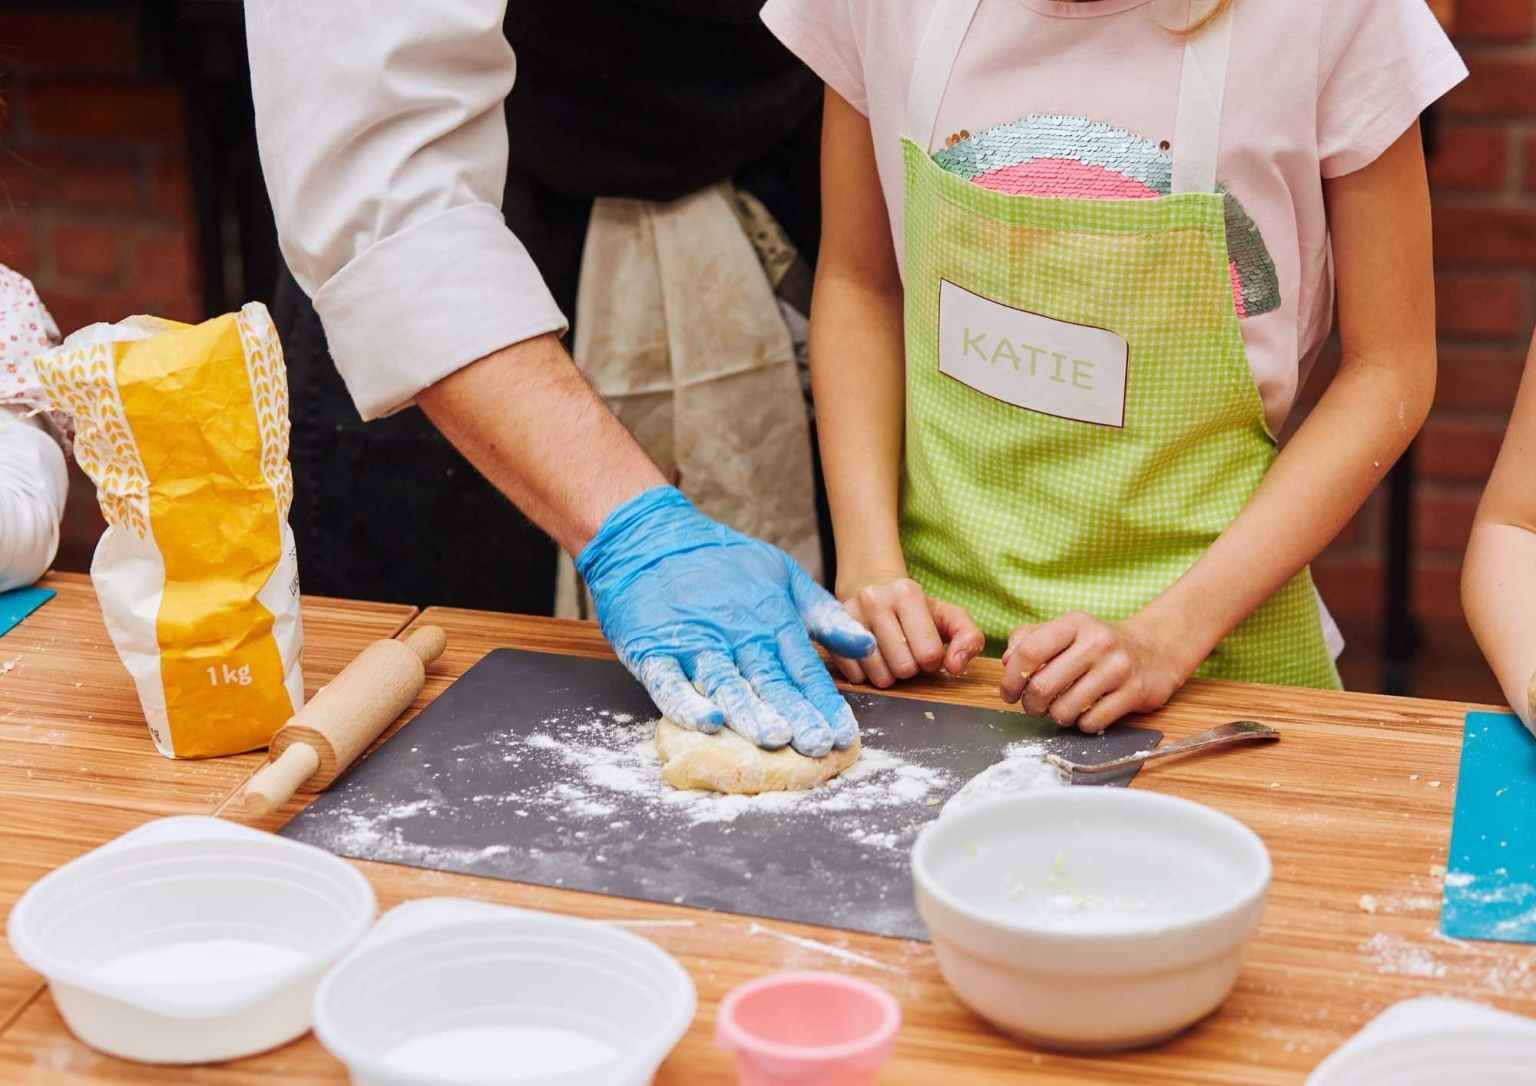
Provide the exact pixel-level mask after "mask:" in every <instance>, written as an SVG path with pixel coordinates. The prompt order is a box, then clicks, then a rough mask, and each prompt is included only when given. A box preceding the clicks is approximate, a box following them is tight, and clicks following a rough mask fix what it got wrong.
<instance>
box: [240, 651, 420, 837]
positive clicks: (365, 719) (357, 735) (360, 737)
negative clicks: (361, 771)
mask: <svg viewBox="0 0 1536 1086" xmlns="http://www.w3.org/2000/svg"><path fill="white" fill-rule="evenodd" d="M447 644H448V638H447V635H446V634H444V633H443V630H442V627H441V626H422V627H421V628H419V629H415V630H412V631H411V632H410V633H409V634H407V635H406V636H405V637H404V638H401V639H398V640H397V639H395V638H389V637H386V638H385V639H384V640H382V641H375V642H374V643H373V644H371V645H369V646H368V647H367V648H366V649H364V650H363V651H362V652H360V653H359V654H358V656H357V659H355V660H353V661H352V662H351V663H350V664H348V665H347V666H346V667H345V668H343V669H342V672H341V674H340V675H337V676H336V678H334V679H332V680H331V683H330V685H329V686H326V687H325V688H324V689H322V690H321V691H320V692H319V693H318V694H316V695H315V696H314V697H313V698H311V699H310V701H309V704H308V705H306V706H304V708H302V709H300V710H299V711H298V712H297V713H295V714H294V715H293V718H292V719H291V720H289V721H288V723H286V724H284V725H283V726H282V727H281V728H279V729H278V732H277V734H276V735H274V736H273V737H272V745H271V748H270V749H269V750H268V757H269V758H270V761H268V762H267V764H266V765H264V766H262V767H261V769H260V770H258V771H257V773H256V775H255V776H254V777H252V778H251V780H250V783H249V784H247V785H246V786H245V810H246V812H247V813H248V814H253V815H264V814H266V813H267V812H268V811H272V810H275V809H276V808H278V807H281V806H282V805H283V804H284V803H286V802H288V799H289V797H290V796H292V795H293V794H294V793H295V792H319V791H321V790H323V789H325V788H328V787H330V785H331V782H333V781H334V780H335V779H336V778H337V777H339V776H341V775H342V773H344V772H346V769H347V767H348V766H350V765H351V764H352V762H353V760H354V759H356V758H357V756H358V755H359V754H361V753H362V752H363V751H364V750H366V749H367V748H368V744H369V743H372V742H373V741H374V740H375V739H377V738H378V737H379V734H380V733H381V732H383V731H384V729H385V728H387V727H389V726H390V724H392V723H393V722H394V720H395V718H396V717H398V716H399V715H400V714H401V713H403V712H405V710H406V707H407V706H409V705H410V704H411V702H412V701H414V700H416V695H417V694H419V693H421V687H422V684H424V683H425V682H426V681H427V665H428V664H430V663H431V662H432V661H433V660H436V659H437V658H438V657H439V656H441V655H442V654H443V648H444V647H445V646H446V645H447Z"/></svg>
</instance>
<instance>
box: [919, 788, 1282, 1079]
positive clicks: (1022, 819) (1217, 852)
mask: <svg viewBox="0 0 1536 1086" xmlns="http://www.w3.org/2000/svg"><path fill="white" fill-rule="evenodd" d="M912 876H913V882H914V884H915V888H916V893H917V907H918V912H919V913H920V914H921V915H922V917H923V920H924V921H925V922H926V923H927V925H928V929H929V931H930V933H931V934H932V936H933V943H934V947H935V948H936V950H937V952H938V959H939V968H940V969H941V971H942V972H943V974H944V979H945V980H946V981H947V982H948V983H949V986H950V987H951V988H953V989H954V991H955V994H956V995H958V996H959V997H960V999H961V1000H963V1001H964V1002H965V1003H966V1004H967V1005H968V1006H969V1007H970V1008H971V1009H972V1010H974V1011H976V1013H978V1014H980V1015H981V1016H982V1017H984V1018H986V1019H988V1020H989V1021H991V1022H992V1023H993V1024H994V1025H996V1026H997V1027H998V1028H999V1029H1001V1030H1003V1031H1004V1032H1006V1033H1009V1034H1012V1035H1013V1036H1016V1037H1019V1038H1021V1039H1023V1040H1025V1041H1028V1042H1030V1043H1032V1044H1037V1045H1042V1046H1044V1047H1048V1048H1056V1049H1063V1050H1068V1051H1082V1052H1096V1051H1112V1050H1116V1049H1123V1048H1135V1047H1140V1046H1144V1045H1151V1044H1156V1043H1158V1042H1160V1041H1163V1040H1166V1039H1168V1038H1169V1037H1171V1036H1173V1035H1174V1034H1176V1033H1178V1032H1180V1031H1181V1030H1183V1029H1185V1028H1187V1027H1188V1026H1190V1025H1192V1024H1193V1023H1195V1022H1197V1021H1199V1020H1200V1019H1201V1018H1203V1017H1204V1016H1205V1015H1207V1014H1209V1013H1210V1012H1211V1011H1213V1010H1215V1009H1216V1007H1217V1006H1219V1005H1220V1004H1221V1002H1222V1000H1224V999H1225V998H1226V997H1227V994H1228V993H1229V992H1230V991H1231V990H1232V985H1233V984H1234V983H1235V982H1236V980H1237V975H1238V971H1239V969H1240V968H1241V966H1242V959H1243V952H1244V949H1245V947H1246V945H1247V943H1248V940H1249V938H1251V937H1252V935H1253V931H1254V929H1255V928H1256V927H1257V926H1258V923H1259V917H1260V915H1261V914H1262V913H1263V910H1264V900H1265V897H1266V895H1267V892H1268V889H1269V878H1270V862H1269V852H1268V851H1267V850H1266V849H1265V847H1264V843H1263V842H1262V841H1260V840H1259V838H1258V835H1256V834H1255V833H1254V832H1253V831H1252V830H1250V829H1248V827H1246V826H1244V825H1243V824H1242V823H1240V822H1238V821H1236V820H1235V819H1232V818H1229V817H1227V816H1226V815H1224V814H1222V813H1220V812H1219V811H1214V810H1211V809H1210V808H1208V807H1203V806H1201V805H1200V804H1198V803H1191V802H1190V801H1189V800H1184V799H1177V798H1175V797H1172V796H1162V795H1157V794H1155V793H1150V792H1138V791H1132V790H1129V789H1122V788H1058V789H1048V790H1042V791H1037V792H1030V793H1026V794H1023V795H1016V796H1009V797H1006V798H1001V799H994V800H989V801H987V802H983V803H980V804H978V805H976V806H974V807H969V808H966V809H964V810H962V811H959V812H958V813H956V814H955V815H954V816H953V817H949V818H944V819H940V820H938V821H937V822H933V823H930V824H929V825H928V826H927V827H925V828H924V830H923V832H922V833H921V834H920V835H919V836H918V839H917V844H916V845H915V846H914V848H913V852H912Z"/></svg>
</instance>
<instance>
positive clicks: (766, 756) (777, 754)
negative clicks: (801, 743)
mask: <svg viewBox="0 0 1536 1086" xmlns="http://www.w3.org/2000/svg"><path fill="white" fill-rule="evenodd" d="M656 753H657V754H659V755H661V776H662V778H663V779H664V780H665V781H666V782H667V783H668V784H670V785H671V786H672V787H673V788H685V789H686V788H703V789H707V790H709V791H711V792H729V793H732V794H737V793H739V794H743V795H757V794H758V793H759V792H802V791H805V790H806V789H808V788H815V787H816V786H817V785H818V784H823V783H825V782H826V781H829V780H831V779H832V778H833V777H835V776H837V775H838V774H839V773H841V772H842V771H843V770H845V769H847V768H848V767H849V766H851V765H852V764H853V763H854V762H856V761H858V759H859V741H858V740H857V739H855V740H854V741H853V746H851V747H849V748H848V749H847V750H834V751H832V752H830V753H828V754H827V755H826V756H825V757H822V758H807V757H806V756H805V755H803V754H801V753H800V752H799V751H797V750H794V749H793V748H791V747H782V748H780V749H779V750H763V749H762V748H761V747H759V746H757V745H756V744H753V743H750V742H748V741H747V740H745V739H743V738H742V737H741V736H739V735H737V734H736V733H735V732H734V731H732V730H731V729H730V728H721V729H720V730H719V731H717V732H715V733H714V734H713V735H705V734H704V733H703V732H695V731H689V730H688V729H687V728H679V727H678V726H677V725H676V724H674V723H672V722H671V721H670V720H667V719H666V718H665V717H663V718H662V719H661V720H659V721H658V722H657V724H656Z"/></svg>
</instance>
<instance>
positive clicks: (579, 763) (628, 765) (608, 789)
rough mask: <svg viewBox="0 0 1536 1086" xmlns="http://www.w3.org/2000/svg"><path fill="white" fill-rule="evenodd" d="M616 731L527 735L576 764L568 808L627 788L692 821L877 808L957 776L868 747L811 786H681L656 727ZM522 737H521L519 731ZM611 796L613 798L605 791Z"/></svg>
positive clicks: (887, 841) (890, 843)
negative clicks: (751, 791)
mask: <svg viewBox="0 0 1536 1086" xmlns="http://www.w3.org/2000/svg"><path fill="white" fill-rule="evenodd" d="M626 731H628V732H629V733H630V734H621V735H615V734H614V733H615V729H614V728H613V726H612V724H610V723H608V722H607V721H602V722H599V723H598V725H597V726H596V727H593V726H591V725H584V724H577V725H576V726H574V727H567V728H566V729H565V730H564V731H563V732H562V737H561V738H559V739H557V738H555V736H553V735H550V734H548V733H545V732H536V733H534V734H532V735H529V736H528V737H526V738H525V739H523V740H522V742H523V743H525V744H526V745H528V746H530V747H534V748H536V749H539V750H547V751H552V752H554V753H556V754H558V755H559V757H560V758H561V759H562V760H563V761H564V762H565V763H566V764H567V766H569V767H570V769H572V770H573V771H574V772H575V778H574V779H573V780H571V781H569V782H566V783H562V784H559V785H556V786H555V788H554V789H552V790H551V793H550V797H551V798H552V799H553V800H554V801H556V802H558V803H559V804H560V805H561V806H562V808H564V809H566V810H570V811H572V812H576V813H581V814H606V813H610V812H612V811H613V810H614V809H615V808H614V806H613V801H614V800H615V799H616V798H618V797H620V796H635V797H640V798H643V799H647V800H650V801H652V802H654V803H657V804H660V805H663V806H665V807H667V808H668V809H671V810H674V811H676V812H677V813H678V814H680V815H681V816H682V817H683V818H684V819H685V820H686V821H687V822H688V823H689V824H691V825H696V826H697V825H703V824H705V823H720V822H734V821H735V820H736V819H737V818H739V817H741V816H742V815H744V814H747V813H748V812H761V813H774V812H784V811H791V810H800V809H806V808H811V807H814V808H815V809H817V810H818V811H822V812H826V813H828V814H841V813H857V812H862V811H875V810H879V809H882V808H891V807H901V806H904V805H912V804H916V805H918V806H922V802H923V800H925V799H926V798H927V797H928V796H929V795H930V794H932V793H934V792H936V791H939V790H941V789H943V788H945V787H946V786H948V785H949V784H950V783H951V778H950V775H949V774H948V773H947V772H945V771H944V770H941V769H934V768H931V767H928V766H923V765H917V764H914V763H912V762H908V761H907V760H905V759H904V758H901V757H899V756H897V755H895V754H891V753H889V752H887V751H883V750H878V749H872V748H870V747H865V748H864V750H863V751H862V752H861V753H860V755H859V760H858V761H857V762H855V763H854V764H853V765H852V766H851V767H850V768H849V769H847V770H846V771H845V772H843V774H842V775H841V776H838V777H834V778H833V779H832V780H830V781H828V782H827V783H826V784H824V785H822V786H821V787H819V788H816V789H813V790H811V791H808V792H767V793H764V794H762V795H758V796H728V795H719V794H716V793H713V792H699V791H689V792H680V791H678V790H677V789H675V788H673V787H672V786H671V785H669V784H667V783H666V782H665V781H664V780H662V778H661V763H660V760H659V759H658V758H657V756H656V745H655V743H654V741H653V740H652V738H651V734H652V731H653V729H652V727H651V725H650V724H648V723H647V724H643V725H640V726H638V727H636V728H634V729H626ZM512 738H513V739H514V741H515V739H516V737H515V736H513V737H512ZM605 797H606V798H605ZM854 836H856V837H857V838H858V839H860V840H863V841H864V842H865V843H866V844H870V845H874V846H877V847H885V848H901V847H904V845H905V843H906V841H905V838H907V837H909V836H910V835H906V834H895V833H860V834H855V835H854Z"/></svg>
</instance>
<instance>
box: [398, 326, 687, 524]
mask: <svg viewBox="0 0 1536 1086" xmlns="http://www.w3.org/2000/svg"><path fill="white" fill-rule="evenodd" d="M417 402H418V403H419V404H420V406H421V409H422V410H423V411H425V412H426V413H427V417H428V418H430V419H431V420H432V422H433V423H434V424H435V425H436V426H437V428H438V429H439V430H441V431H442V432H443V433H444V434H445V435H447V437H448V440H450V441H452V442H453V444H454V446H455V447H456V448H457V449H458V450H459V451H460V452H461V453H463V454H464V456H465V458H466V459H468V460H469V462H470V463H472V464H474V466H475V467H476V468H478V469H479V470H480V472H481V473H482V474H483V475H485V477H486V478H487V479H489V480H490V481H491V482H492V483H493V484H494V485H495V486H496V488H497V489H498V490H500V491H501V492H502V493H503V494H505V495H506V496H507V497H508V498H509V499H510V500H511V501H512V502H513V503H514V504H515V505H517V507H518V508H519V509H521V510H522V511H523V512H524V513H526V514H527V515H528V517H529V518H530V519H532V520H533V522H534V523H536V524H537V525H539V527H541V528H543V529H544V530H545V531H546V532H548V533H549V534H550V535H551V536H553V537H554V539H555V541H556V542H557V543H559V544H560V545H561V546H562V547H564V548H565V549H566V550H567V551H569V552H571V553H572V554H575V553H577V552H578V551H580V550H581V549H582V548H583V547H585V546H586V545H587V543H588V542H589V541H590V540H591V539H592V537H593V535H595V534H596V532H597V529H598V526H599V525H600V524H601V523H602V522H603V518H604V517H606V516H607V515H608V514H609V513H610V512H612V511H613V509H614V508H615V507H617V506H618V505H620V504H622V503H623V502H625V501H628V500H629V499H630V498H633V497H634V496H635V495H637V494H639V493H640V492H641V491H644V490H648V489H650V488H651V487H655V486H665V485H666V484H667V483H668V480H667V479H666V478H665V477H663V476H662V474H661V471H660V470H659V469H658V468H657V467H656V465H655V464H653V463H652V462H651V461H650V459H649V458H648V457H647V456H646V455H645V453H644V451H642V450H641V448H640V446H639V445H638V444H636V443H635V440H634V438H633V437H631V436H630V434H629V431H627V430H625V429H624V427H623V425H622V424H620V422H619V420H618V419H616V418H615V417H614V416H613V413H612V412H611V411H609V410H608V408H607V407H606V406H604V404H603V402H602V400H601V399H599V397H598V395H597V393H596V392H595V391H593V389H592V387H591V386H590V385H588V384H587V382H586V379H585V378H584V377H583V376H582V375H581V373H580V371H578V370H577V369H576V366H575V364H574V363H573V362H572V361H571V359H570V356H569V355H567V354H566V352H565V350H564V348H562V347H561V346H560V343H559V341H558V340H557V339H556V338H555V336H553V335H544V336H538V337H535V338H534V339H530V340H525V341H524V342H521V343H514V344H512V345H511V346H510V347H505V348H503V349H501V350H499V351H495V352H493V353H492V354H489V355H486V356H485V357H484V358H482V359H480V360H478V361H476V362H473V363H471V364H470V365H468V366H465V367H464V368H463V369H460V370H457V371H456V372H454V373H452V374H449V375H448V376H447V377H445V378H443V379H442V380H441V381H439V382H437V384H435V385H432V386H431V387H430V388H427V389H426V390H424V391H423V392H421V393H420V394H419V395H418V397H417Z"/></svg>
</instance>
